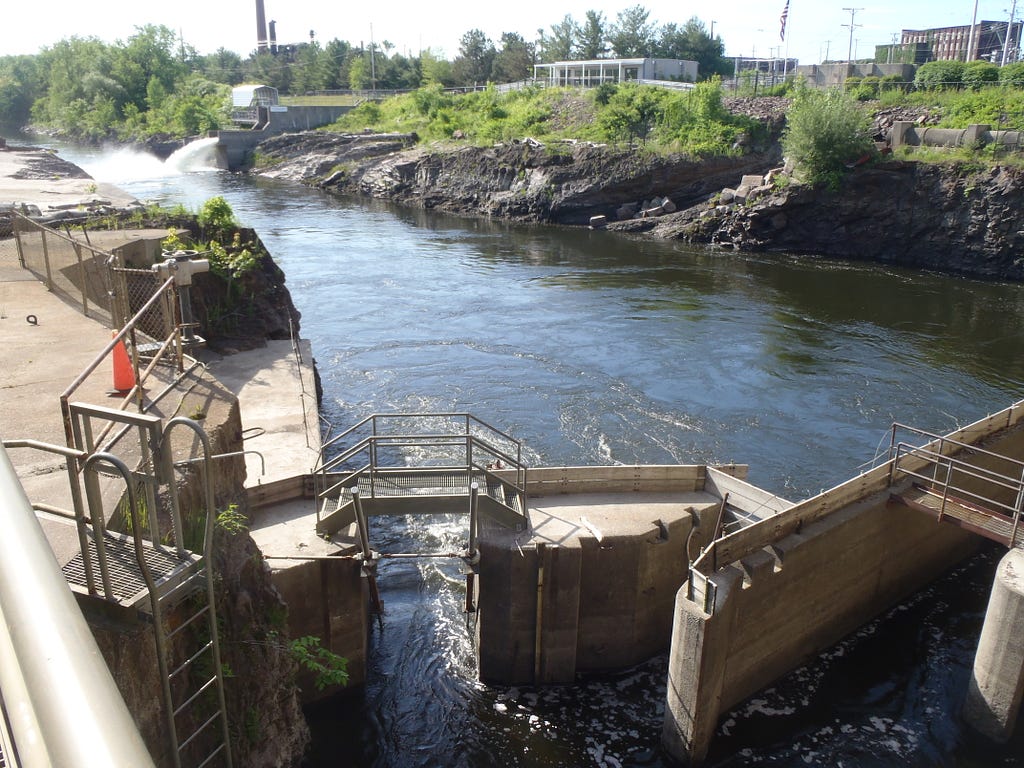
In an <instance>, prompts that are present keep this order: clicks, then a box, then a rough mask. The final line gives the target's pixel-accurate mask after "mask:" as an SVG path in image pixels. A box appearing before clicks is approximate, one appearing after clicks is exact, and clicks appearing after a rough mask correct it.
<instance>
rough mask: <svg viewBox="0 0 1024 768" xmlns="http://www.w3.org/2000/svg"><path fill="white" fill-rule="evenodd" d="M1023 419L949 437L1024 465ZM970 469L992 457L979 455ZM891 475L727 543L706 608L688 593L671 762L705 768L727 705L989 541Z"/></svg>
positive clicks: (669, 735)
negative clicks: (939, 513) (910, 502)
mask: <svg viewBox="0 0 1024 768" xmlns="http://www.w3.org/2000/svg"><path fill="white" fill-rule="evenodd" d="M1021 415H1022V410H1021V408H1020V407H1015V408H1014V409H1009V410H1008V411H1004V412H1002V413H1000V414H997V415H995V416H992V417H989V418H987V419H983V420H981V421H980V422H977V423H976V424H973V425H971V426H969V427H967V428H965V429H963V430H960V431H958V432H956V433H953V434H952V435H950V437H951V438H953V439H955V440H958V441H961V442H966V443H973V444H978V443H980V442H981V438H982V437H983V436H987V435H994V436H993V437H991V438H990V439H989V440H987V441H986V443H985V447H986V448H987V449H988V450H990V451H993V452H997V453H1001V454H1003V455H1008V456H1018V457H1019V456H1022V455H1024V431H1022V430H1021V428H1020V426H1019V422H1020V418H1021ZM972 463H975V464H983V463H984V464H988V463H989V461H988V460H987V459H985V458H984V457H979V456H977V455H975V456H974V457H973V460H972ZM888 474H889V470H888V466H887V465H886V466H883V467H880V468H878V469H875V470H872V471H870V472H868V473H865V474H864V475H861V476H859V477H856V478H853V479H851V480H850V481H847V482H846V483H843V484H842V485H839V486H837V487H836V488H833V489H831V490H829V491H826V492H825V493H823V494H821V495H819V496H817V497H814V498H812V499H808V500H807V501H805V502H802V503H800V504H797V505H795V506H793V507H792V508H790V509H788V510H785V511H783V512H781V513H780V514H778V515H776V516H775V517H773V518H771V519H769V520H767V521H765V522H763V523H760V524H758V525H755V526H752V527H750V528H747V529H744V530H743V531H740V532H739V533H738V534H735V535H734V536H730V537H727V538H726V539H724V540H722V542H721V543H722V546H719V547H718V548H717V549H718V552H717V555H718V563H719V564H723V567H719V568H717V569H716V570H711V569H707V570H706V575H707V578H708V580H709V581H710V583H711V584H712V585H713V589H712V593H711V596H710V597H709V599H708V602H707V603H705V601H704V595H703V594H698V595H696V596H695V597H696V599H691V598H690V597H689V595H688V590H687V589H685V588H684V589H682V590H680V592H679V594H678V596H677V599H676V615H675V627H674V631H673V638H672V650H671V652H670V653H671V656H670V669H669V685H668V697H667V709H666V718H665V726H664V730H663V736H662V741H663V744H664V746H665V748H666V750H667V751H668V752H669V753H670V754H671V755H672V756H673V757H674V758H676V759H677V760H679V761H681V762H684V763H687V764H691V765H699V764H700V763H701V762H702V761H703V759H704V757H705V755H706V754H707V749H708V746H709V744H710V740H711V738H712V735H713V734H714V731H715V728H716V726H717V723H718V718H719V716H720V715H721V714H722V713H723V712H725V711H726V710H727V709H728V708H729V707H731V706H733V705H735V704H737V703H739V702H740V701H742V700H743V699H744V698H746V697H748V696H750V695H751V694H753V693H755V692H756V691H758V690H760V689H761V688H763V687H764V686H766V685H768V684H769V683H770V682H771V681H772V680H775V679H777V678H778V677H780V676H782V675H784V674H786V673H787V672H789V671H791V670H792V669H794V668H796V667H798V666H799V665H800V664H802V663H804V662H805V661H807V660H808V659H810V658H811V657H812V656H813V655H815V654H816V653H818V652H820V651H821V650H822V649H824V648H827V647H828V646H830V645H832V644H833V643H835V642H836V641H837V640H839V639H840V638H842V637H843V636H844V635H846V634H847V633H849V632H850V631H852V630H853V629H855V628H856V627H858V626H860V625H861V624H863V623H865V622H866V621H868V620H869V619H871V618H872V617H874V616H875V615H877V614H878V613H880V612H881V611H883V610H885V609H886V608H887V607H889V606H891V605H892V604H893V603H895V602H896V601H898V600H900V599H902V598H903V597H905V596H906V595H908V594H911V593H913V592H914V591H915V590H917V589H919V588H921V587H922V586H923V585H925V584H926V583H928V582H929V581H930V580H932V579H934V578H936V577H937V576H938V575H939V574H941V573H942V572H943V571H944V570H945V569H947V568H948V567H950V566H952V565H953V564H955V563H956V562H958V561H960V560H961V559H963V558H964V557H966V556H967V555H969V554H971V553H972V552H973V551H974V550H975V549H976V548H977V547H978V546H979V545H980V543H981V539H980V537H977V536H975V535H973V534H971V533H968V532H966V531H964V530H962V529H960V528H957V527H955V526H953V525H950V524H944V523H939V522H938V521H936V519H935V518H932V517H929V516H927V515H925V514H922V513H920V512H916V511H914V510H911V509H910V508H908V507H905V506H904V505H902V504H900V503H897V502H893V501H891V500H890V489H889V487H888ZM758 537H760V542H759V540H758ZM759 543H760V546H758V544H759ZM702 559H703V558H702ZM706 605H707V606H708V607H709V608H710V607H711V606H712V605H713V609H712V611H711V612H710V613H708V612H706V611H705V610H704V608H705V606H706Z"/></svg>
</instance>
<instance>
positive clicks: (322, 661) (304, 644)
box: [288, 635, 348, 691]
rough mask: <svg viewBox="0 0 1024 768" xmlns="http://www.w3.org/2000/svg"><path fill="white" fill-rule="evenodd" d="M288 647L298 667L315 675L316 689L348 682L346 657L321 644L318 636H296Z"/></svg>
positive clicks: (319, 689)
mask: <svg viewBox="0 0 1024 768" xmlns="http://www.w3.org/2000/svg"><path fill="white" fill-rule="evenodd" d="M288 649H289V651H290V652H291V655H292V658H293V659H295V662H296V663H297V664H298V665H299V666H300V667H303V668H304V669H306V670H308V671H310V672H312V673H313V674H314V675H315V676H316V677H315V679H314V685H316V689H317V690H318V691H322V690H323V689H324V688H327V687H328V686H334V685H347V684H348V659H346V658H345V657H343V656H339V655H338V654H336V653H334V652H333V651H330V650H328V649H327V648H324V647H323V646H321V645H320V638H319V637H316V636H314V635H305V636H304V637H297V638H295V639H294V640H292V641H291V642H290V643H289V644H288Z"/></svg>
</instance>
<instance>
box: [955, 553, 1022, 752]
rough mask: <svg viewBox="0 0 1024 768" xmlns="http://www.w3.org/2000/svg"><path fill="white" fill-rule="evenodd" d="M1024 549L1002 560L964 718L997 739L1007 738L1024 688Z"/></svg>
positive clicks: (987, 613)
mask: <svg viewBox="0 0 1024 768" xmlns="http://www.w3.org/2000/svg"><path fill="white" fill-rule="evenodd" d="M1021 638H1024V550H1021V549H1011V550H1010V551H1009V552H1007V553H1006V555H1005V556H1004V557H1003V559H1002V560H1001V561H1000V562H999V568H998V569H997V570H996V576H995V581H994V583H993V584H992V593H991V595H990V596H989V602H988V611H987V612H986V613H985V624H984V626H983V627H982V630H981V639H980V640H979V641H978V653H977V655H976V656H975V658H974V670H973V673H972V675H971V682H970V687H969V688H968V690H967V701H966V704H965V706H964V718H965V719H966V720H967V722H968V723H970V725H971V726H972V727H973V728H974V729H976V730H977V731H979V732H980V733H982V734H983V735H985V736H987V737H988V738H990V739H993V740H994V741H999V742H1005V741H1009V739H1010V737H1011V736H1013V733H1014V730H1015V726H1016V724H1017V719H1018V717H1019V715H1020V704H1021V697H1022V694H1024V642H1021Z"/></svg>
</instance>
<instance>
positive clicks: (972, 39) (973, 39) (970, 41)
mask: <svg viewBox="0 0 1024 768" xmlns="http://www.w3.org/2000/svg"><path fill="white" fill-rule="evenodd" d="M977 24H978V0H974V15H973V16H971V34H970V35H969V36H968V37H967V56H966V57H965V59H964V60H965V61H974V46H975V45H977V43H978V39H977V31H976V30H977Z"/></svg>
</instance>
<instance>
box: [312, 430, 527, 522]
mask: <svg viewBox="0 0 1024 768" xmlns="http://www.w3.org/2000/svg"><path fill="white" fill-rule="evenodd" d="M332 450H334V451H338V453H336V455H335V456H333V457H332V458H330V459H326V458H325V457H326V456H327V455H328V454H329V453H330V452H331V451H332ZM414 470H415V471H414ZM431 470H434V473H433V474H437V473H443V474H446V475H447V474H451V473H453V472H456V471H464V472H465V473H466V478H467V480H466V483H465V485H466V488H467V492H468V487H469V484H470V483H471V482H472V478H473V477H474V476H475V475H482V476H483V477H485V478H487V480H488V482H494V483H499V484H504V485H507V486H511V487H512V488H514V490H515V492H516V496H517V497H518V503H519V504H520V509H521V511H523V512H524V511H525V509H526V466H525V465H524V464H523V454H522V445H521V444H520V443H519V441H517V440H516V439H515V438H513V437H511V436H509V435H507V434H505V433H504V432H502V431H501V430H499V429H496V428H495V427H493V426H491V425H490V424H487V423H486V422H484V421H481V420H480V419H478V418H476V417H475V416H473V415H472V414H468V413H391V414H373V415H371V416H367V417H366V418H365V419H363V420H362V421H360V422H359V423H358V424H356V425H354V426H352V427H350V428H349V429H347V430H345V431H344V432H341V433H340V434H338V435H336V436H335V437H333V438H331V439H330V440H328V441H326V442H325V443H324V445H323V447H322V449H321V454H320V463H319V465H318V467H317V469H316V471H315V478H316V483H315V486H316V495H317V499H318V507H319V502H321V501H322V500H323V499H325V498H329V497H331V496H333V495H336V494H338V493H341V492H342V489H344V488H347V487H349V486H352V485H354V484H356V483H357V482H358V480H359V478H360V477H361V476H364V475H365V476H368V477H369V479H370V486H369V489H370V492H371V494H373V493H374V489H375V488H377V487H378V486H380V487H383V486H382V485H381V484H382V483H383V484H388V485H389V486H393V485H394V482H392V481H393V478H394V476H395V475H396V473H406V474H408V473H413V474H415V472H420V473H425V474H431ZM435 480H436V478H435ZM410 482H412V481H410ZM445 482H447V481H445ZM410 487H411V486H410ZM460 487H461V486H460ZM371 498H372V495H371ZM318 520H319V512H318Z"/></svg>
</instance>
